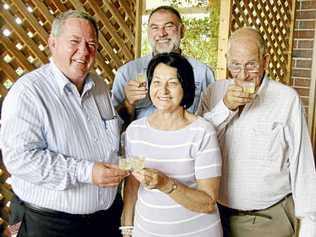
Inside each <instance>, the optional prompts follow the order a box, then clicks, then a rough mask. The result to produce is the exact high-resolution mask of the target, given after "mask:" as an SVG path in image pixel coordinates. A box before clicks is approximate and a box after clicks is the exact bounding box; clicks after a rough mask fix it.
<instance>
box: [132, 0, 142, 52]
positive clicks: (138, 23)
mask: <svg viewBox="0 0 316 237" xmlns="http://www.w3.org/2000/svg"><path fill="white" fill-rule="evenodd" d="M143 7H144V6H143V0H136V19H135V48H134V55H135V58H139V57H140V56H141V48H142V16H143V9H144V8H143Z"/></svg>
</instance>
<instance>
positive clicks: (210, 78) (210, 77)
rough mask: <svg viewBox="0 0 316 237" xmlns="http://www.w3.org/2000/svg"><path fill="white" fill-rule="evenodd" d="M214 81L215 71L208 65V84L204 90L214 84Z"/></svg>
mask: <svg viewBox="0 0 316 237" xmlns="http://www.w3.org/2000/svg"><path fill="white" fill-rule="evenodd" d="M213 82H215V74H214V71H213V70H212V69H211V68H210V67H208V66H207V65H206V85H205V88H203V90H205V89H206V88H207V86H208V85H210V84H212V83H213Z"/></svg>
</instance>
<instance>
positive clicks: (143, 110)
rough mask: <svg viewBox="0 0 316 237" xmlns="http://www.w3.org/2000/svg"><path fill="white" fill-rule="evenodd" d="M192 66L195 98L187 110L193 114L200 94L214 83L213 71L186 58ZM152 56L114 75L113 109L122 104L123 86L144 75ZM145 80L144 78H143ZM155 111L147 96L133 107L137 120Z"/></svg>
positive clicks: (129, 63)
mask: <svg viewBox="0 0 316 237" xmlns="http://www.w3.org/2000/svg"><path fill="white" fill-rule="evenodd" d="M186 58H187V59H188V61H189V62H190V64H191V65H192V68H193V72H194V81H195V98H194V101H193V104H192V105H191V106H190V108H188V111H189V112H191V113H194V112H195V111H196V110H197V108H198V105H199V102H200V97H201V94H202V92H203V91H204V90H205V89H206V88H207V86H208V85H209V84H210V83H212V82H214V81H215V79H214V78H215V76H214V73H213V71H212V70H211V69H210V68H209V67H208V66H207V65H206V64H204V63H201V62H199V61H197V60H195V59H193V58H190V57H186ZM151 59H152V55H147V56H144V57H141V58H137V59H135V60H133V61H130V62H128V63H126V64H125V65H123V66H122V67H120V68H119V69H118V71H117V73H116V74H115V80H114V83H113V87H112V100H113V104H114V106H115V107H117V106H119V105H120V104H122V102H123V101H124V100H125V92H124V86H125V85H126V84H127V82H128V81H129V80H134V79H136V77H137V75H138V74H143V75H146V70H147V67H148V64H149V62H150V60H151ZM145 78H146V76H145ZM153 111H155V107H154V105H153V104H152V103H151V101H150V99H149V98H148V96H147V97H146V98H145V99H142V100H139V101H138V102H137V103H136V106H135V118H136V119H139V118H142V117H145V116H148V115H149V114H151V113H152V112H153Z"/></svg>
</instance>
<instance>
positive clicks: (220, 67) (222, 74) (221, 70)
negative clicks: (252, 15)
mask: <svg viewBox="0 0 316 237" xmlns="http://www.w3.org/2000/svg"><path fill="white" fill-rule="evenodd" d="M220 4H221V6H220V17H219V32H218V36H219V37H218V51H217V68H216V79H217V80H220V79H225V78H226V76H227V68H226V56H225V55H226V52H227V43H228V37H229V31H230V22H231V6H232V0H227V1H220Z"/></svg>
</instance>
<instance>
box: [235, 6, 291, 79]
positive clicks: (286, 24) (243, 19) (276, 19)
mask: <svg viewBox="0 0 316 237" xmlns="http://www.w3.org/2000/svg"><path fill="white" fill-rule="evenodd" d="M294 7H295V0H244V1H240V0H232V8H231V9H232V10H231V12H232V21H231V26H230V27H231V29H230V30H231V31H234V30H236V29H237V28H240V27H241V26H244V25H248V26H255V27H256V28H257V29H258V30H259V31H260V32H261V33H262V34H263V36H264V39H265V40H266V42H267V46H268V52H269V54H270V55H271V57H270V65H269V74H270V76H271V77H272V78H274V79H275V80H278V81H282V82H284V83H286V84H290V83H289V82H290V74H291V69H290V66H291V51H292V35H293V22H294V19H293V18H294V17H293V16H294V10H295V8H294Z"/></svg>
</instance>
